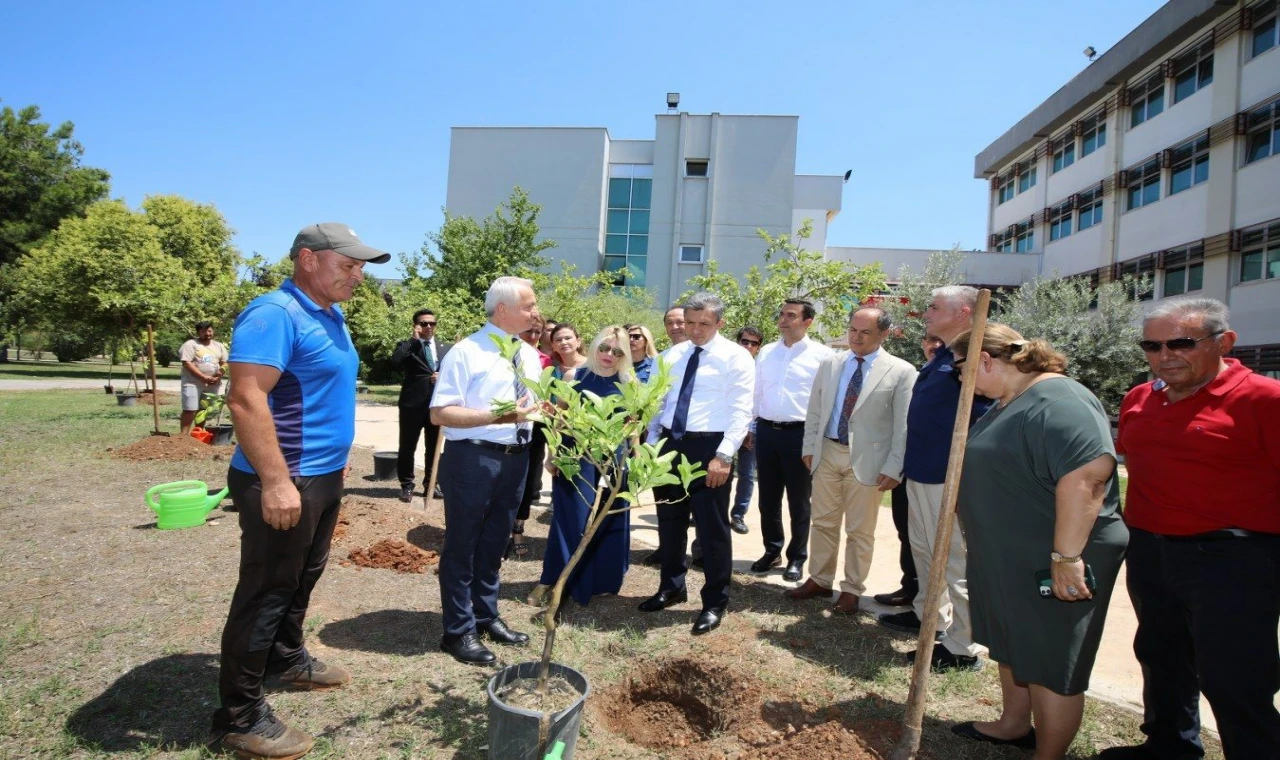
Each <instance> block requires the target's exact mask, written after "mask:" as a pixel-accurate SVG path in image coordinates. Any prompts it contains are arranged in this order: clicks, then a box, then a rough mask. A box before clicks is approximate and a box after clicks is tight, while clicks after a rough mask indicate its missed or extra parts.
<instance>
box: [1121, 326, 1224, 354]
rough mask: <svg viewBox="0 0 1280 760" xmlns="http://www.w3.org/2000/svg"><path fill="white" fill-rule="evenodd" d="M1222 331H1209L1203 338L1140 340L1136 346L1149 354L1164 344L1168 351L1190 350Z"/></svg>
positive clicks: (1158, 349) (1157, 350)
mask: <svg viewBox="0 0 1280 760" xmlns="http://www.w3.org/2000/svg"><path fill="white" fill-rule="evenodd" d="M1222 332H1223V331H1222V330H1219V331H1218V332H1214V333H1209V334H1208V335H1206V336H1204V337H1203V338H1174V339H1173V340H1140V341H1138V347H1139V348H1141V349H1142V350H1143V351H1146V352H1147V353H1149V354H1158V353H1160V349H1161V348H1162V347H1164V346H1168V347H1169V350H1170V351H1190V350H1191V349H1193V348H1195V347H1196V344H1197V343H1199V342H1200V341H1202V340H1208V339H1210V338H1215V337H1217V336H1219V335H1221V334H1222Z"/></svg>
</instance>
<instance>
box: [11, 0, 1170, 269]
mask: <svg viewBox="0 0 1280 760" xmlns="http://www.w3.org/2000/svg"><path fill="white" fill-rule="evenodd" d="M1160 5H1161V2H1158V1H1157V0H1124V1H1123V2H1116V0H1075V1H1074V2H1071V3H1067V4H1065V5H1064V4H1061V3H1049V2H1043V1H1041V0H986V1H982V2H979V1H977V0H964V1H962V2H956V1H955V0H951V1H950V2H943V1H940V0H925V1H922V2H882V3H868V2H861V1H860V0H844V1H843V2H798V3H777V2H772V3H765V2H723V1H720V0H717V1H716V2H687V1H686V2H680V3H675V2H647V3H627V4H623V3H600V2H593V3H588V2H583V3H566V2H550V3H529V2H521V3H514V2H513V3H507V2H501V3H496V2H495V3H458V4H450V5H447V6H445V5H441V4H438V3H430V2H418V3H409V2H379V1H377V0H371V1H370V2H362V3H333V2H307V3H296V2H262V3H249V2H222V3H182V2H132V3H126V4H116V3H100V2H99V3H89V2H77V3H20V4H19V3H7V4H6V7H5V11H4V15H5V23H4V26H5V38H6V39H5V44H6V56H5V57H6V59H7V60H6V64H5V65H4V66H3V67H0V100H2V101H3V103H4V105H8V106H13V107H20V106H25V105H29V104H36V105H38V106H40V108H41V110H42V111H43V115H44V118H45V120H46V121H50V122H53V123H58V122H61V121H64V120H71V121H73V122H75V125H76V135H77V137H78V138H79V139H80V141H81V142H82V143H84V145H85V147H86V152H85V158H84V160H85V162H86V163H87V164H90V165H93V166H99V167H102V168H104V169H107V170H108V171H110V172H111V175H112V194H113V196H116V197H122V198H124V199H125V200H127V201H128V202H129V203H130V204H132V205H135V206H136V205H137V204H138V203H139V202H140V201H141V200H142V199H143V197H144V196H146V195H148V194H153V193H177V194H180V195H183V196H186V197H189V198H192V199H195V200H198V201H201V202H206V203H213V204H215V205H216V206H217V207H218V208H219V209H220V210H221V211H222V213H223V214H224V215H225V216H226V217H227V219H228V221H229V222H230V223H231V225H232V226H233V227H234V228H235V229H236V230H237V231H238V234H237V237H236V243H237V245H238V246H239V247H240V248H241V249H242V250H243V251H244V252H245V253H246V254H248V253H251V252H254V251H257V252H261V253H263V254H264V255H267V256H268V257H270V258H271V259H273V260H274V259H277V258H279V257H280V256H282V255H283V254H284V253H285V252H286V251H287V249H288V246H289V244H290V243H291V242H292V238H293V235H294V233H296V232H297V230H298V229H299V228H301V227H302V226H303V225H305V224H308V223H311V222H313V221H323V220H336V221H345V222H347V223H349V224H351V225H352V226H353V227H354V228H355V229H356V230H357V231H358V232H359V233H360V235H361V237H362V238H363V239H364V240H365V241H366V242H367V243H369V244H371V245H374V246H377V247H380V248H383V249H384V250H387V251H391V252H392V253H397V252H400V251H412V250H417V249H418V248H419V247H420V246H421V245H422V243H423V241H424V239H425V236H426V233H427V232H428V231H430V230H434V229H437V228H438V227H439V226H440V223H441V220H442V216H441V213H440V209H441V207H442V206H443V205H444V199H445V189H446V188H445V186H446V180H447V175H448V162H449V128H450V127H451V126H463V125H466V126H473V125H537V126H543V125H557V126H558V125H567V126H603V127H607V128H608V129H609V132H610V134H611V135H612V136H613V137H614V138H615V139H652V137H653V115H654V114H655V113H659V112H663V111H665V103H664V98H665V95H666V93H667V92H668V91H676V92H680V93H681V109H682V110H688V111H690V112H692V113H709V112H711V111H717V112H720V113H770V114H797V115H799V116H800V137H799V146H798V155H797V161H796V171H797V172H798V173H802V174H842V173H843V172H844V171H845V170H846V169H853V178H852V179H851V180H850V182H849V183H848V185H846V186H845V194H844V210H843V212H842V213H841V214H840V216H839V217H837V219H836V220H835V222H834V223H833V225H832V227H831V230H830V234H829V239H828V244H830V245H847V246H887V247H904V248H935V247H936V248H948V247H950V246H951V245H953V244H959V245H960V246H962V247H963V248H977V247H985V240H984V237H985V234H986V209H987V188H986V185H985V183H983V182H981V181H979V180H975V179H973V157H974V155H975V154H977V153H978V152H979V151H980V150H982V149H983V148H984V147H986V146H987V145H988V144H990V143H991V141H993V140H994V139H995V138H996V137H998V136H999V135H1000V134H1001V133H1003V132H1004V131H1005V130H1006V129H1007V128H1008V127H1010V126H1012V125H1013V124H1014V123H1015V122H1016V121H1017V120H1018V119H1020V118H1022V117H1023V116H1024V115H1025V114H1026V113H1027V112H1028V111H1029V110H1030V109H1032V108H1034V107H1035V106H1036V105H1038V104H1039V103H1040V102H1042V101H1043V100H1044V99H1045V98H1046V97H1048V96H1049V95H1050V94H1051V93H1053V92H1054V91H1055V90H1056V89H1057V88H1058V87H1060V86H1061V85H1062V84H1063V83H1065V82H1066V81H1067V80H1068V79H1070V78H1071V77H1072V76H1074V75H1075V74H1077V73H1078V72H1079V71H1080V70H1081V69H1082V68H1084V67H1085V66H1086V65H1087V61H1086V59H1085V57H1084V56H1083V55H1082V54H1081V51H1082V50H1083V49H1084V48H1085V47H1086V46H1088V45H1092V46H1094V47H1095V48H1097V50H1098V51H1099V52H1104V51H1106V50H1107V49H1108V48H1110V47H1111V46H1112V45H1113V44H1115V42H1116V41H1118V40H1119V39H1120V38H1121V37H1123V36H1124V35H1125V34H1127V33H1128V32H1129V31H1130V30H1131V29H1133V27H1135V26H1137V25H1138V24H1139V23H1141V22H1142V20H1143V19H1145V18H1146V17H1147V16H1149V15H1150V14H1151V13H1153V12H1155V10H1156V9H1157V8H1159V7H1160ZM124 8H127V10H121V9H124ZM535 200H536V199H535ZM396 269H397V267H396V265H395V264H394V263H393V264H388V265H385V266H382V267H375V268H373V270H372V271H374V273H376V274H379V275H381V276H395V273H396Z"/></svg>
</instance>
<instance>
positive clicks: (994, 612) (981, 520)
mask: <svg viewBox="0 0 1280 760" xmlns="http://www.w3.org/2000/svg"><path fill="white" fill-rule="evenodd" d="M968 349H969V333H965V334H964V335H962V336H960V337H959V338H958V339H957V340H956V342H955V345H954V347H953V350H954V351H955V354H956V356H957V357H961V359H960V360H957V363H959V362H960V361H962V360H963V357H965V356H966V354H967V353H968ZM979 361H980V366H979V367H978V368H977V392H978V393H981V394H982V395H984V396H987V397H989V398H993V399H996V403H995V404H994V405H992V407H991V408H990V410H988V412H987V413H986V414H985V415H983V417H982V419H980V420H979V421H978V422H977V423H976V424H975V425H974V426H973V428H972V429H970V431H969V443H968V446H967V448H966V451H965V458H964V476H963V478H962V480H961V483H960V494H959V505H958V511H959V515H960V522H961V525H962V527H963V529H964V533H965V538H966V539H967V541H968V545H969V556H968V560H969V569H968V575H969V602H970V607H971V612H972V616H973V638H974V641H976V642H978V643H980V644H983V645H985V646H986V647H987V648H988V649H989V650H990V652H991V659H992V660H994V661H996V662H997V663H999V665H1000V685H1001V691H1002V693H1003V696H1004V705H1003V710H1002V711H1001V714H1000V719H999V720H995V721H986V722H977V723H972V722H971V723H962V724H960V725H958V726H956V727H954V728H953V729H952V730H953V731H954V732H955V733H957V734H960V735H961V736H965V737H968V738H970V739H975V740H978V741H985V742H990V743H993V744H1012V745H1015V746H1019V747H1023V748H1032V747H1034V748H1035V750H1036V752H1035V758H1036V760H1050V759H1051V758H1061V757H1063V756H1064V755H1065V754H1066V751H1067V748H1068V747H1069V746H1070V745H1071V742H1072V740H1073V739H1074V738H1075V735H1076V732H1077V731H1078V730H1079V728H1080V719H1081V716H1082V715H1083V712H1084V692H1085V689H1087V688H1088V686H1089V673H1090V671H1091V670H1092V669H1093V661H1094V658H1095V656H1096V655H1097V653H1098V643H1099V641H1100V640H1101V638H1102V626H1103V623H1104V622H1105V621H1106V615H1107V606H1108V604H1109V603H1110V601H1111V592H1112V589H1113V588H1114V587H1115V582H1116V574H1117V573H1118V572H1119V569H1120V563H1121V561H1122V560H1123V558H1124V551H1125V547H1126V546H1127V545H1128V543H1129V532H1128V530H1127V529H1126V528H1125V526H1124V522H1123V521H1122V520H1121V518H1120V509H1119V505H1120V491H1119V487H1118V483H1117V479H1116V476H1115V469H1116V454H1115V447H1114V445H1113V443H1112V440H1111V426H1110V423H1109V422H1108V421H1107V416H1106V413H1105V412H1104V410H1103V408H1102V404H1101V403H1100V402H1099V401H1098V399H1097V398H1096V397H1094V395H1093V394H1092V393H1090V392H1089V390H1088V389H1086V388H1085V387H1084V386H1082V385H1080V384H1079V383H1077V382H1076V381H1075V380H1072V379H1070V378H1068V377H1066V376H1065V375H1063V374H1062V372H1063V370H1065V369H1066V365H1067V362H1066V357H1064V356H1063V355H1062V354H1060V353H1058V352H1057V351H1055V350H1054V349H1053V347H1052V346H1050V345H1049V344H1048V342H1046V341H1044V340H1041V339H1036V340H1025V339H1023V337H1022V336H1021V335H1019V334H1018V333H1017V332H1016V331H1014V330H1013V329H1011V328H1009V327H1007V326H1005V325H1001V324H997V323H990V324H988V325H987V328H986V334H985V336H984V338H983V341H982V354H981V359H980V360H979ZM1041 578H1044V579H1045V580H1044V585H1045V587H1046V588H1045V591H1044V592H1042V591H1041V585H1042V584H1041ZM1033 716H1034V718H1035V728H1034V729H1032V725H1031V723H1032V717H1033Z"/></svg>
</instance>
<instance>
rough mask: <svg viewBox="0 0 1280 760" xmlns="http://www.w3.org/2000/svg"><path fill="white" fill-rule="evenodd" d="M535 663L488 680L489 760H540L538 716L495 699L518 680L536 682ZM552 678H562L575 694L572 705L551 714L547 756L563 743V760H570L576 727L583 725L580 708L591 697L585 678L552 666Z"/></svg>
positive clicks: (509, 670)
mask: <svg viewBox="0 0 1280 760" xmlns="http://www.w3.org/2000/svg"><path fill="white" fill-rule="evenodd" d="M538 665H539V663H537V662H521V663H518V664H516V665H508V666H507V667H505V668H503V669H502V670H499V671H498V673H497V674H496V675H495V676H494V677H493V678H490V679H489V687H488V694H489V760H542V758H543V756H542V755H540V754H538V724H539V721H540V720H541V718H542V714H541V713H537V712H534V711H532V710H522V709H520V708H519V707H511V706H510V705H507V704H504V703H503V702H502V701H501V700H499V699H498V696H497V693H498V692H499V691H501V690H502V689H503V688H504V687H505V686H506V685H507V684H509V683H511V682H512V681H515V680H517V679H520V678H537V677H538ZM550 675H551V677H552V678H563V679H564V680H565V681H568V682H569V685H570V686H572V687H573V688H574V689H576V690H577V692H578V698H577V699H576V700H574V702H573V704H571V705H569V706H568V707H566V708H564V709H563V710H561V711H560V712H557V713H552V714H551V728H550V730H549V731H548V734H547V747H546V750H545V751H546V752H550V751H551V748H552V747H554V746H556V742H564V753H563V754H562V755H561V757H563V758H564V759H565V760H569V758H571V757H573V748H574V745H575V744H577V742H578V727H579V725H581V723H582V705H583V704H584V703H586V701H587V697H588V696H589V695H590V694H591V685H590V684H588V683H587V678H586V676H584V675H582V674H581V673H579V672H578V671H576V670H574V669H573V668H570V667H566V666H564V665H558V664H556V663H554V662H553V663H551V673H550Z"/></svg>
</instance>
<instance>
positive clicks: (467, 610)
mask: <svg viewBox="0 0 1280 760" xmlns="http://www.w3.org/2000/svg"><path fill="white" fill-rule="evenodd" d="M536 306H537V297H536V296H535V295H534V293H533V283H532V282H530V281H529V280H526V279H523V278H520V277H499V278H498V279H496V280H494V281H493V284H492V285H491V286H489V292H488V293H487V294H486V295H485V299H484V310H485V313H486V314H487V315H488V316H489V321H488V323H487V324H485V326H484V327H482V328H480V330H478V331H477V332H474V333H472V334H471V335H468V336H467V337H466V338H465V339H463V340H462V341H461V342H459V343H457V344H455V345H454V347H453V349H452V350H450V351H449V353H447V354H445V355H444V358H443V360H442V361H441V362H440V377H439V379H438V380H437V381H436V389H435V393H434V395H433V396H432V397H431V421H432V422H434V423H435V424H437V425H440V426H441V427H443V428H444V437H445V440H446V441H447V442H448V443H447V445H446V446H445V448H444V451H443V452H442V453H441V455H440V474H439V478H440V482H441V483H442V485H443V490H444V495H445V499H444V514H445V530H444V546H443V547H442V548H441V550H440V604H441V607H442V609H443V618H444V638H443V639H441V641H440V648H441V649H442V650H444V651H446V652H448V653H449V654H451V655H453V657H454V659H456V660H458V661H459V662H462V663H466V664H469V665H488V664H490V663H492V662H493V661H494V660H495V659H496V658H495V657H494V654H493V652H491V651H489V649H488V648H487V647H485V646H484V644H481V643H480V638H479V635H480V634H484V635H485V636H486V637H487V638H489V639H490V640H492V641H496V642H498V643H500V644H515V645H524V644H526V643H528V641H529V636H528V635H527V634H524V633H518V632H516V631H513V630H511V629H510V628H508V627H507V625H506V623H504V622H503V621H502V618H500V617H498V568H499V567H500V566H501V565H502V554H503V551H504V550H505V549H506V546H507V541H508V539H510V537H511V528H512V525H513V524H514V523H515V519H516V510H517V509H519V507H520V497H521V495H522V494H523V493H524V482H525V473H526V472H527V471H528V468H529V467H530V466H531V465H530V463H529V440H530V438H531V436H532V434H533V431H532V428H533V424H532V423H530V422H528V421H527V416H528V415H529V414H531V413H533V412H534V411H535V410H536V409H537V408H538V403H537V401H536V399H535V398H534V397H533V396H532V395H530V394H529V392H528V386H526V385H525V381H526V380H531V379H537V378H538V376H539V375H540V374H541V372H542V365H541V363H540V362H539V361H538V352H537V350H536V349H534V348H533V347H532V346H530V345H528V344H527V343H525V342H524V341H522V340H520V338H519V334H520V333H521V332H523V331H525V330H528V329H529V327H530V325H531V324H532V322H533V314H534V311H535V307H536ZM491 335H496V336H498V337H499V338H501V339H505V340H509V341H512V342H513V343H515V344H517V345H518V346H519V350H518V351H517V353H516V356H515V359H514V360H507V359H504V358H503V356H502V354H501V353H499V351H498V346H497V345H495V344H494V341H493V340H492V339H491V338H490V336H491ZM494 400H499V401H515V402H516V409H515V411H512V412H509V413H507V414H504V415H502V416H497V415H495V414H494V413H493V411H492V410H491V408H492V404H493V401H494ZM538 464H540V463H538ZM532 466H538V465H537V464H535V465H532Z"/></svg>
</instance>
